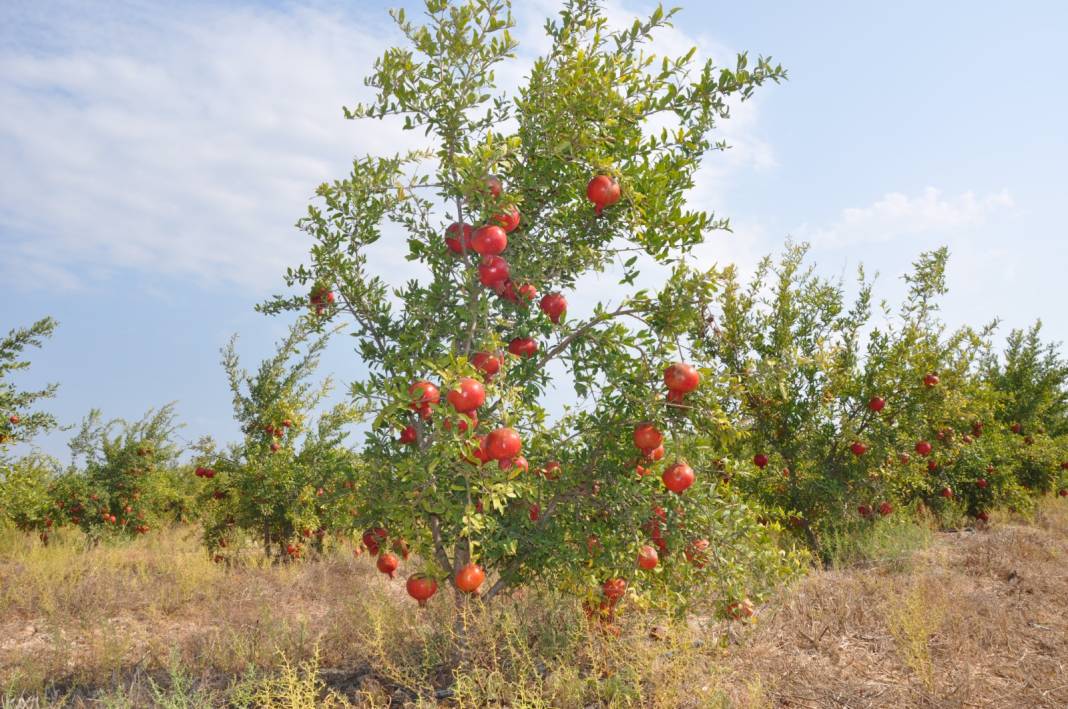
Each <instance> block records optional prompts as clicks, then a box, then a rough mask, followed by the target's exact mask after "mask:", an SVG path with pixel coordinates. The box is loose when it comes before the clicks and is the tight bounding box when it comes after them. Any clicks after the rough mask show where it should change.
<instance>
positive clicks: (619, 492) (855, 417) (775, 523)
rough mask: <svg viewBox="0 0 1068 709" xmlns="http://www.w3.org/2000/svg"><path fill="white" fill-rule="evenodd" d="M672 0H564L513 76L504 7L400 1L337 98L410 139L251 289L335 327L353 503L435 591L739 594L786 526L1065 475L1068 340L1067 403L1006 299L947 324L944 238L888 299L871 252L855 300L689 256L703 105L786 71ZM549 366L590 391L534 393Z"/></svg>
mask: <svg viewBox="0 0 1068 709" xmlns="http://www.w3.org/2000/svg"><path fill="white" fill-rule="evenodd" d="M673 14H674V13H673V12H665V11H663V10H662V9H660V8H658V9H657V10H655V11H654V12H653V14H652V15H651V16H650V17H649V18H648V19H647V20H645V21H636V22H634V23H633V25H631V26H628V27H624V28H616V27H613V26H611V25H610V23H609V21H608V19H607V17H606V15H605V13H604V12H603V10H602V8H601V7H600V5H599V3H597V2H594V1H593V0H571V1H569V2H565V3H564V8H563V10H562V11H561V12H560V13H559V15H558V16H557V18H556V19H554V20H552V21H550V22H548V23H547V24H546V26H545V29H546V32H547V35H548V45H549V49H548V51H547V52H546V53H545V54H544V55H543V56H541V57H538V58H536V59H535V60H534V61H533V63H532V65H531V66H530V69H529V70H528V71H527V73H526V75H525V78H524V80H523V81H522V82H520V83H519V84H518V85H517V86H515V87H514V89H513V90H511V91H500V90H499V89H498V87H497V85H496V83H495V72H496V71H497V70H498V69H500V68H501V67H502V66H504V65H505V64H506V63H508V62H513V61H515V56H514V51H515V49H516V43H515V41H514V38H513V37H512V35H511V33H510V30H511V28H512V25H513V21H512V17H511V14H510V9H509V6H508V3H506V2H499V1H494V0H485V1H481V2H446V1H444V0H430V1H429V2H427V3H426V12H425V13H424V14H423V17H422V18H421V19H420V21H418V22H416V21H413V20H412V19H410V18H409V17H408V16H406V15H405V13H404V12H403V11H398V12H396V13H395V14H394V18H395V20H396V21H397V25H398V27H399V29H400V31H401V33H402V34H403V35H404V37H405V38H406V43H405V44H404V46H401V47H398V48H395V49H391V50H389V51H387V52H386V53H385V54H383V55H382V57H381V58H380V59H379V60H378V61H377V62H376V63H375V65H374V68H373V70H372V73H371V75H370V77H369V78H368V79H367V80H366V84H367V86H368V87H369V88H370V89H371V91H372V92H373V98H371V99H370V100H369V101H366V102H364V103H360V104H357V105H355V106H354V107H352V108H348V109H346V110H345V115H346V117H348V118H350V119H353V120H360V121H387V122H394V123H396V124H397V125H400V126H402V127H403V128H404V129H407V130H411V131H418V133H419V134H420V135H422V136H423V137H424V140H425V144H424V145H423V147H422V148H420V149H418V150H413V151H411V152H407V153H401V154H395V155H369V156H365V157H360V158H357V159H356V160H355V161H354V163H353V168H352V171H351V172H350V174H349V175H348V176H347V177H345V178H343V179H340V180H337V181H335V182H332V183H328V184H323V185H322V186H320V188H319V190H318V200H317V201H316V203H314V204H313V205H312V206H311V207H310V208H309V211H308V214H307V216H306V217H305V218H304V219H303V220H301V221H300V223H299V226H300V228H301V229H302V230H303V231H304V232H305V233H306V234H307V235H308V237H309V238H310V241H311V250H310V257H309V259H308V260H307V261H306V262H305V263H304V264H302V265H300V266H297V267H294V268H291V269H290V270H289V271H288V272H287V276H286V285H287V286H289V287H290V288H291V289H292V290H296V291H297V293H296V294H295V295H291V296H279V297H276V298H274V299H272V300H270V301H268V302H267V303H265V304H264V305H263V306H262V307H261V309H262V310H263V311H264V312H266V313H269V314H278V313H283V312H287V311H290V312H292V311H296V312H301V313H307V315H308V317H311V318H312V319H313V320H319V321H321V322H322V323H324V326H325V324H326V323H331V324H333V323H336V322H343V323H345V324H347V325H348V326H349V328H350V334H351V335H353V336H354V338H355V348H354V349H355V355H356V356H357V357H358V359H359V361H360V363H361V364H362V365H363V366H364V367H365V368H366V369H367V376H366V377H365V378H364V379H362V380H361V381H358V382H356V383H354V384H353V385H352V388H351V393H352V400H353V403H354V405H355V406H356V407H358V408H359V409H360V410H361V411H362V412H365V413H366V414H367V416H368V418H369V425H370V431H369V432H368V433H367V435H366V436H365V440H364V443H363V446H362V448H361V449H360V452H359V460H360V465H361V466H362V470H361V472H360V473H359V474H357V475H356V476H355V477H354V479H353V480H352V484H353V489H352V499H353V501H354V511H355V514H354V517H355V519H356V521H357V523H358V524H359V525H361V526H363V527H365V529H366V532H365V534H364V537H363V539H364V546H365V548H367V549H368V550H369V551H371V552H372V553H373V554H376V555H377V557H378V562H377V563H378V565H379V568H380V569H381V570H383V571H384V572H386V573H388V574H390V575H392V574H393V573H394V570H395V569H396V568H397V566H398V564H399V562H400V560H399V559H398V558H396V556H395V554H394V552H393V551H392V548H393V547H392V545H394V544H395V545H397V546H400V547H401V548H402V549H403V550H405V553H407V551H408V550H411V551H414V552H415V553H416V554H417V556H418V559H419V562H418V564H416V565H415V567H416V568H414V569H411V570H410V571H416V572H418V573H419V574H420V575H418V576H416V577H414V578H415V579H416V588H415V592H416V594H418V595H421V596H423V595H425V594H427V593H432V592H433V590H434V589H436V588H437V586H438V585H440V584H448V585H450V586H451V587H452V588H453V589H454V591H455V595H456V598H457V599H460V600H462V599H464V598H465V597H467V596H470V595H476V594H477V595H479V596H480V597H482V598H483V599H484V600H490V599H492V598H493V597H495V596H496V595H498V594H499V593H501V592H505V591H508V590H509V589H514V588H518V587H522V586H524V585H527V584H532V583H542V584H547V585H551V586H553V587H556V588H564V589H568V590H571V591H573V592H575V593H577V594H579V595H581V596H584V597H586V598H587V601H588V603H589V604H590V606H589V607H590V608H591V611H596V610H598V609H599V610H600V611H602V612H603V613H605V614H607V615H610V614H611V612H612V610H613V608H614V607H615V605H616V604H617V603H618V601H619V600H620V599H621V598H622V597H624V596H628V597H630V598H631V599H633V601H635V602H636V603H639V604H643V605H646V606H662V607H667V608H677V607H680V606H683V605H685V604H686V603H688V602H690V601H692V600H694V599H707V598H716V599H719V602H722V603H724V604H730V605H731V606H732V607H734V608H738V606H737V605H735V604H739V603H741V602H742V600H743V599H744V598H745V597H746V596H747V595H749V594H753V593H759V592H760V591H762V590H763V589H766V588H767V587H768V586H769V585H770V584H772V583H774V582H775V581H776V580H777V579H779V578H782V577H783V576H786V575H789V574H790V573H791V572H792V571H793V570H794V568H795V565H796V563H797V556H796V554H795V552H796V551H797V550H800V549H803V550H805V551H807V552H809V553H812V554H814V555H815V556H817V557H821V558H823V559H825V560H826V558H827V554H826V551H825V549H824V537H825V535H826V534H827V533H828V532H831V531H833V530H835V528H836V527H837V526H839V525H842V524H853V523H855V522H856V521H857V520H858V519H859V520H862V521H863V523H864V524H877V523H878V521H879V519H880V518H884V517H887V516H890V515H892V514H894V510H895V508H900V507H902V506H910V507H913V506H916V505H923V506H924V507H925V508H927V509H930V510H933V511H934V512H935V513H937V514H943V515H946V517H947V519H948V518H949V517H950V516H952V515H954V514H960V513H966V514H970V515H972V516H974V517H975V518H977V519H979V520H984V519H986V518H987V517H988V510H990V509H992V508H993V507H995V506H998V505H1006V506H1010V507H1017V508H1021V507H1025V506H1026V505H1027V504H1028V503H1029V500H1030V497H1029V495H1028V491H1029V490H1030V491H1032V492H1034V493H1040V492H1044V491H1048V490H1050V489H1053V488H1054V487H1055V486H1056V485H1057V484H1058V481H1059V479H1060V476H1062V475H1063V471H1062V470H1061V462H1062V461H1063V460H1064V459H1065V453H1064V448H1063V439H1058V438H1057V435H1058V430H1059V429H1058V428H1057V427H1055V426H1054V419H1057V417H1061V418H1063V414H1064V410H1063V405H1064V394H1065V390H1064V381H1065V372H1064V367H1063V363H1062V362H1061V361H1060V360H1059V358H1057V357H1056V356H1055V355H1054V356H1053V359H1048V358H1047V359H1045V360H1043V361H1036V362H1034V363H1032V365H1033V366H1032V371H1031V372H1030V374H1029V375H1027V376H1028V377H1031V378H1030V379H1029V382H1030V383H1029V385H1028V386H1035V387H1045V386H1048V387H1050V389H1049V391H1050V392H1051V393H1050V395H1049V397H1050V402H1049V406H1048V408H1046V409H1044V410H1043V411H1042V412H1040V411H1039V410H1038V408H1033V409H1032V408H1025V407H1024V400H1025V399H1026V398H1028V397H1027V396H1026V395H1025V394H1023V392H1022V391H1021V390H1020V389H1021V386H1022V385H1021V384H1020V379H1021V377H1020V375H1019V374H1015V375H1006V374H1005V373H1006V372H1009V371H1014V372H1016V371H1018V369H1019V368H1020V367H1026V366H1031V365H1026V364H1024V363H1022V362H1021V361H1020V360H1023V359H1025V358H1026V357H1028V356H1031V355H1032V354H1033V353H1031V352H1030V351H1026V352H1025V350H1026V349H1027V348H1028V347H1032V348H1034V347H1038V348H1041V347H1042V345H1041V344H1040V343H1038V340H1037V330H1036V331H1035V332H1033V333H1030V334H1029V335H1023V334H1019V335H1017V334H1014V335H1013V337H1012V343H1010V351H1009V352H1008V354H1007V357H1006V359H1005V360H1004V361H1002V360H1000V359H998V358H994V357H992V356H991V355H989V352H990V338H991V335H992V332H993V324H990V325H989V326H984V327H983V328H981V329H978V330H976V329H968V328H966V329H962V330H960V331H957V332H946V330H945V327H944V325H943V324H942V323H941V322H939V320H938V317H937V316H938V309H937V307H938V306H937V302H938V298H939V297H940V296H942V295H943V294H944V292H945V278H944V274H945V267H946V259H947V254H946V252H945V251H944V250H943V251H938V252H933V253H928V254H924V255H922V256H921V257H920V259H919V261H918V262H917V263H916V267H915V270H914V272H913V273H911V274H909V275H908V276H907V277H906V278H907V283H908V286H909V292H908V296H907V298H906V299H905V302H904V303H903V304H902V305H901V306H900V308H899V309H898V310H890V309H887V308H885V307H876V306H875V305H874V304H873V303H872V284H871V283H870V282H868V280H866V279H865V278H864V276H863V274H862V275H861V281H860V284H859V295H858V296H857V297H856V299H855V301H853V302H848V303H847V302H846V297H845V289H844V288H843V287H842V285H841V284H838V283H834V282H828V281H826V280H824V279H821V278H819V277H817V276H816V275H815V274H814V272H813V271H812V270H810V269H808V268H806V267H805V266H804V255H805V254H804V248H803V247H796V246H792V245H790V246H788V248H787V251H786V253H785V255H784V256H783V258H782V260H781V261H780V262H778V263H773V262H772V261H771V260H768V261H765V262H764V263H763V264H762V265H761V266H760V268H759V269H758V271H757V273H756V274H755V276H754V277H753V279H752V281H751V282H750V283H748V284H743V283H742V282H741V281H740V278H739V276H738V275H737V273H736V272H735V271H734V269H732V268H726V269H719V268H713V269H711V270H699V269H696V268H695V267H694V266H693V263H692V261H693V260H692V259H691V258H690V257H689V254H690V252H691V250H692V249H693V247H695V246H697V245H699V244H701V243H704V242H705V241H706V240H707V239H709V238H714V236H715V233H716V232H717V231H718V230H723V229H725V228H726V227H727V226H728V225H727V222H726V221H725V220H723V219H721V218H718V217H716V216H715V215H713V214H710V213H708V212H705V211H703V210H701V209H699V208H695V207H693V206H692V205H690V204H689V203H688V202H687V199H686V197H687V193H688V192H689V190H690V189H691V188H692V187H693V186H694V179H695V175H697V174H698V170H699V168H700V167H701V165H702V162H703V161H704V160H705V159H706V158H707V157H708V155H709V154H714V152H715V151H716V149H720V148H723V147H724V145H723V144H722V142H721V141H719V140H717V139H716V137H715V131H716V127H717V124H718V122H719V121H721V120H726V119H728V118H729V116H730V112H731V108H732V106H733V105H736V103H737V102H739V101H745V100H746V99H748V98H749V97H750V96H751V95H752V93H753V92H754V91H756V90H757V89H758V88H759V87H761V86H764V85H766V84H768V83H776V82H779V81H780V80H782V79H783V78H784V77H785V72H784V71H783V69H782V68H781V67H779V66H778V65H776V64H774V63H772V62H771V61H770V60H767V59H765V58H758V59H757V60H756V61H755V62H753V61H750V59H749V57H748V56H747V55H745V54H741V55H739V56H738V57H737V59H736V61H735V63H734V65H733V66H731V67H719V66H716V65H715V64H714V63H713V62H712V61H711V60H708V61H698V60H696V58H695V57H696V54H695V52H694V51H690V52H687V53H685V54H683V55H681V56H678V57H657V56H654V55H653V54H652V52H651V50H650V42H651V40H652V37H653V35H654V34H655V33H656V32H657V31H658V30H659V29H661V28H662V27H664V26H666V25H668V24H669V23H670V22H671V19H672V16H673ZM382 242H390V243H391V244H392V245H394V246H396V245H397V244H405V245H406V247H407V260H408V262H409V263H410V264H411V265H410V267H409V272H410V273H412V274H413V276H412V277H411V279H410V280H409V281H408V282H406V283H403V284H400V283H397V282H395V281H394V280H393V278H392V277H391V276H390V275H387V274H384V273H376V269H375V268H374V266H373V264H375V263H376V259H375V254H376V248H377V247H378V245H379V244H381V243H382ZM643 267H657V268H658V270H660V271H662V270H665V269H666V270H668V271H670V276H669V277H668V278H667V279H666V281H665V282H664V283H662V284H661V285H660V286H658V287H657V288H656V289H644V290H643V289H636V291H635V292H634V293H633V294H631V295H629V296H624V297H619V298H617V299H615V301H614V302H612V303H597V304H590V303H583V304H582V307H581V308H580V310H581V312H582V313H584V314H586V313H588V315H584V316H583V317H573V316H571V315H570V314H569V305H570V304H569V302H568V299H569V296H571V294H572V292H573V290H574V287H575V286H576V284H577V283H578V282H579V281H580V279H582V278H583V277H588V276H590V275H591V274H597V273H601V274H604V273H606V272H609V271H610V272H612V273H619V272H620V271H621V272H622V284H623V285H627V284H633V283H635V282H636V281H637V279H638V277H639V275H640V273H639V269H641V268H643ZM393 273H396V271H395V270H394V271H393ZM309 306H310V309H309ZM1025 340H1026V343H1025ZM1040 359H1041V358H1040ZM1035 367H1038V368H1042V367H1046V368H1048V369H1050V370H1053V371H1051V372H1049V373H1048V374H1047V373H1044V372H1041V371H1037V370H1036V369H1035ZM561 372H563V373H565V374H563V375H562V374H561ZM564 376H566V377H567V379H569V381H567V382H564V381H563V377H564ZM1037 382H1043V384H1038V383H1037ZM1054 382H1056V383H1054ZM562 386H564V387H567V388H568V389H572V390H573V391H574V394H575V397H574V399H575V401H574V404H573V405H571V406H568V407H566V408H565V409H563V410H548V409H547V408H546V402H547V401H548V400H549V397H548V396H547V393H548V392H549V391H550V389H552V388H556V389H558V390H559V389H560V388H561V387H562ZM1052 392H1055V393H1052ZM1054 400H1055V401H1054ZM421 600H425V598H424V599H421Z"/></svg>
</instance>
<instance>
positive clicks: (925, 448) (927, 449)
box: [916, 441, 931, 456]
mask: <svg viewBox="0 0 1068 709" xmlns="http://www.w3.org/2000/svg"><path fill="white" fill-rule="evenodd" d="M916 452H917V453H919V454H920V455H924V456H926V455H930V454H931V444H930V443H928V442H927V441H919V442H918V443H916Z"/></svg>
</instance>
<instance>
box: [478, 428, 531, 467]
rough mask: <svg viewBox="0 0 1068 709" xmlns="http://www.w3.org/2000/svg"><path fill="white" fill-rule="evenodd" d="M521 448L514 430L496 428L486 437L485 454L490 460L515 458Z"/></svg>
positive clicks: (519, 440)
mask: <svg viewBox="0 0 1068 709" xmlns="http://www.w3.org/2000/svg"><path fill="white" fill-rule="evenodd" d="M522 447H523V441H522V439H521V438H520V437H519V434H518V433H516V431H515V429H514V428H507V427H504V428H498V429H496V430H494V431H491V432H490V434H489V436H487V437H486V453H487V454H488V455H489V457H490V459H492V460H502V459H506V458H515V457H516V456H517V455H519V451H520V449H522Z"/></svg>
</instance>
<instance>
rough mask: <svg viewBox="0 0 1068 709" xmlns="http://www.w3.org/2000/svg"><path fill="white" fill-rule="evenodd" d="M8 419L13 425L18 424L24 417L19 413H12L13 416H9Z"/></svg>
mask: <svg viewBox="0 0 1068 709" xmlns="http://www.w3.org/2000/svg"><path fill="white" fill-rule="evenodd" d="M7 420H8V421H10V422H11V425H12V426H18V425H19V421H21V420H22V419H20V418H19V415H18V414H11V416H9V417H8V419H7Z"/></svg>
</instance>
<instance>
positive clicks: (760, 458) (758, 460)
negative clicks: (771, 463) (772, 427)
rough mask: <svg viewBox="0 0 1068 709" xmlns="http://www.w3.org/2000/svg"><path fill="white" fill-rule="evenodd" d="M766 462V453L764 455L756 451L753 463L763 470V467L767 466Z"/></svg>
mask: <svg viewBox="0 0 1068 709" xmlns="http://www.w3.org/2000/svg"><path fill="white" fill-rule="evenodd" d="M767 464H768V457H767V456H766V455H764V454H763V453H757V454H756V455H754V456H753V465H755V466H756V467H758V468H760V469H761V470H763V469H764V467H766V466H767Z"/></svg>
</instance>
